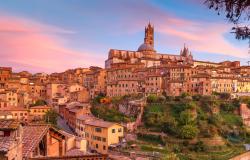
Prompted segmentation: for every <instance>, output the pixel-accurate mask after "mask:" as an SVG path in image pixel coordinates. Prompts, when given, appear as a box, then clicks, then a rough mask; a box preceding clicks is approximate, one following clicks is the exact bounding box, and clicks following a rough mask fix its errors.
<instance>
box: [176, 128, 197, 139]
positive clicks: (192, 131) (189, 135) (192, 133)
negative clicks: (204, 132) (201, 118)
mask: <svg viewBox="0 0 250 160" xmlns="http://www.w3.org/2000/svg"><path fill="white" fill-rule="evenodd" d="M198 132H199V130H198V128H197V127H196V126H194V125H189V124H188V125H184V126H182V127H181V129H180V132H179V136H180V137H181V138H184V139H193V138H194V137H196V136H197V134H198Z"/></svg>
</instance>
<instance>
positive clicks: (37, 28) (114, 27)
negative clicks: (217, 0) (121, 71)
mask: <svg viewBox="0 0 250 160" xmlns="http://www.w3.org/2000/svg"><path fill="white" fill-rule="evenodd" d="M149 21H150V23H151V24H153V25H154V28H155V49H156V51H157V52H158V53H166V54H179V53H180V50H181V49H182V48H183V46H184V44H185V45H186V46H187V47H188V48H189V50H190V51H191V52H192V54H193V56H194V59H196V60H205V61H215V62H220V61H224V60H239V61H241V63H242V65H246V62H247V61H248V60H249V54H248V42H247V41H238V40H236V39H235V38H234V35H233V34H232V33H230V30H231V28H232V24H230V23H229V22H228V21H227V20H226V19H225V17H224V16H223V15H221V16H218V15H217V13H216V12H215V11H213V10H209V9H208V8H207V6H206V5H205V4H203V0H70V1H69V0H4V1H0V66H10V67H12V68H13V71H15V72H19V71H23V70H26V71H30V72H32V73H36V72H47V73H52V72H62V71H64V70H66V69H70V68H77V67H89V66H100V67H104V61H105V60H106V59H107V57H108V52H109V50H110V49H122V50H134V51H136V50H137V49H138V47H139V46H140V44H142V43H143V38H144V28H145V26H146V25H147V24H148V22H149Z"/></svg>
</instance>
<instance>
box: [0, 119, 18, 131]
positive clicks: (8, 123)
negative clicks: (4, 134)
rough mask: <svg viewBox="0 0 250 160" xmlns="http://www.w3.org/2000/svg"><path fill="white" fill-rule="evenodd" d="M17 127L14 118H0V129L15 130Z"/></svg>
mask: <svg viewBox="0 0 250 160" xmlns="http://www.w3.org/2000/svg"><path fill="white" fill-rule="evenodd" d="M18 127H19V122H18V121H16V120H0V130H15V129H17V128H18Z"/></svg>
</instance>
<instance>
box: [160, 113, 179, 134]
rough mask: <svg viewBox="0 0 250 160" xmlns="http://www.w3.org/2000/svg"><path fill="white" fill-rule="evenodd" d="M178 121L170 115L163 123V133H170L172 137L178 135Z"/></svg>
mask: <svg viewBox="0 0 250 160" xmlns="http://www.w3.org/2000/svg"><path fill="white" fill-rule="evenodd" d="M177 125H178V123H177V121H176V120H175V118H174V117H171V116H170V115H169V116H168V117H167V118H166V119H165V120H164V121H163V125H162V131H163V132H164V133H169V134H172V135H175V134H176V133H177Z"/></svg>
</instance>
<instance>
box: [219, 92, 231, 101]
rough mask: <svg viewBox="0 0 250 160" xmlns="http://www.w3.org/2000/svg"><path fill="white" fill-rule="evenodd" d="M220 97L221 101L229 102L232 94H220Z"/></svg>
mask: <svg viewBox="0 0 250 160" xmlns="http://www.w3.org/2000/svg"><path fill="white" fill-rule="evenodd" d="M219 97H220V98H221V99H223V100H228V99H230V97H231V94H230V93H220V94H219Z"/></svg>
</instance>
